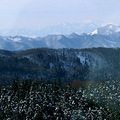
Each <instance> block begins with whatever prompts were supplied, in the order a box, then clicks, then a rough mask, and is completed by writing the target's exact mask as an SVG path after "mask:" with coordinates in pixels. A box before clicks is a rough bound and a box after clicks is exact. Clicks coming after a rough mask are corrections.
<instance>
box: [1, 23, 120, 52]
mask: <svg viewBox="0 0 120 120" xmlns="http://www.w3.org/2000/svg"><path fill="white" fill-rule="evenodd" d="M41 47H47V48H55V49H58V48H76V49H81V48H93V47H120V26H116V25H112V24H108V25H106V26H104V27H100V28H98V29H96V30H94V31H93V32H90V33H83V34H77V33H71V34H69V35H63V34H59V35H56V34H55V35H48V36H46V37H26V36H0V49H5V50H12V51H15V50H26V49H31V48H41Z"/></svg>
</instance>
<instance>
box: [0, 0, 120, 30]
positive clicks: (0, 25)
mask: <svg viewBox="0 0 120 120" xmlns="http://www.w3.org/2000/svg"><path fill="white" fill-rule="evenodd" d="M87 20H88V21H89V20H93V21H104V22H109V23H116V24H120V0H0V29H7V28H40V27H44V26H49V25H54V24H58V23H62V22H68V23H69V22H78V21H87Z"/></svg>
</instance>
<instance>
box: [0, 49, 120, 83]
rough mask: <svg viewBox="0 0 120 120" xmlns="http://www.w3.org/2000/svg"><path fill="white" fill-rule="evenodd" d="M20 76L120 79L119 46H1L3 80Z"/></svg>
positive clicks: (1, 75) (66, 80)
mask: <svg viewBox="0 0 120 120" xmlns="http://www.w3.org/2000/svg"><path fill="white" fill-rule="evenodd" d="M16 77H19V78H20V79H43V80H51V81H55V80H61V81H63V82H68V81H78V80H79V81H89V80H92V81H100V80H106V79H109V80H112V79H120V48H116V49H115V48H92V49H48V48H39V49H30V50H26V51H19V52H18V51H17V52H10V51H5V50H0V84H10V83H11V82H12V81H13V80H14V79H16Z"/></svg>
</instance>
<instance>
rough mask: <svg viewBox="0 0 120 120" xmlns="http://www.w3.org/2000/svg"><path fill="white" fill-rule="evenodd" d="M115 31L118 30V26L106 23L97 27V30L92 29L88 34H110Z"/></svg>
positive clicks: (119, 30)
mask: <svg viewBox="0 0 120 120" xmlns="http://www.w3.org/2000/svg"><path fill="white" fill-rule="evenodd" d="M116 32H120V26H117V25H113V24H108V25H106V26H103V27H100V28H98V29H97V30H94V31H93V32H91V33H89V34H90V35H94V34H101V35H110V34H114V33H116Z"/></svg>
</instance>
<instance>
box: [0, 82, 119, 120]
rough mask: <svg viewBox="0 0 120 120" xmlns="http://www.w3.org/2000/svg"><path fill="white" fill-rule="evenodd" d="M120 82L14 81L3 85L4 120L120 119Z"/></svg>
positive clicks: (0, 106)
mask: <svg viewBox="0 0 120 120" xmlns="http://www.w3.org/2000/svg"><path fill="white" fill-rule="evenodd" d="M119 84H120V82H119V81H112V82H102V83H90V84H89V85H86V86H84V87H83V86H82V87H80V88H79V89H75V88H73V87H72V86H71V85H68V84H67V85H63V84H61V83H60V82H56V83H50V82H44V81H39V82H31V81H28V80H27V81H22V82H19V81H14V82H13V84H12V86H1V88H0V120H120V86H119Z"/></svg>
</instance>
